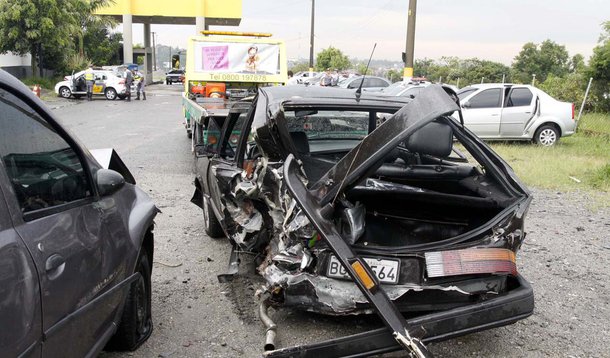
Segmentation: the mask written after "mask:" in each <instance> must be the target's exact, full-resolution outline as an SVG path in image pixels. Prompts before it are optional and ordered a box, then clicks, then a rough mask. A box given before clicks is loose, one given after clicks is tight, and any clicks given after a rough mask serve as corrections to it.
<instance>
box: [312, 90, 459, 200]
mask: <svg viewBox="0 0 610 358" xmlns="http://www.w3.org/2000/svg"><path fill="white" fill-rule="evenodd" d="M458 110H459V107H458V105H457V104H456V103H455V102H454V101H453V100H452V99H451V97H449V95H447V93H446V92H445V90H444V89H443V88H442V87H441V86H440V85H431V86H428V87H426V88H424V89H423V90H422V91H421V92H420V94H419V95H418V96H417V97H416V98H415V99H414V100H413V101H411V102H410V103H408V104H406V105H405V106H403V107H402V108H401V109H400V110H398V111H397V112H396V113H394V115H392V116H391V117H389V118H388V119H387V120H386V121H385V122H384V123H383V124H381V125H380V126H379V127H378V128H377V129H375V130H374V131H373V132H371V133H370V134H369V135H367V136H366V137H365V138H364V139H363V140H362V141H361V142H360V143H359V144H358V145H357V146H356V147H354V149H352V150H351V151H350V152H349V153H348V154H346V155H345V156H344V157H343V158H342V159H341V160H340V161H339V162H338V163H337V164H336V165H335V166H334V167H332V168H331V169H330V170H329V171H328V172H327V173H326V174H325V175H323V176H322V178H320V180H318V181H317V182H316V183H315V184H314V185H312V186H311V188H312V189H313V190H317V191H318V194H319V195H318V197H319V198H320V204H322V205H324V204H326V203H328V202H330V201H331V200H332V198H333V197H335V196H336V195H337V192H339V191H342V190H343V189H345V188H348V187H350V186H352V185H353V184H354V183H357V182H359V181H360V180H362V179H363V178H364V177H365V176H366V175H367V174H369V173H371V172H372V171H375V170H376V169H377V168H378V167H379V166H380V165H381V164H382V163H383V160H384V158H385V157H386V156H387V155H388V154H389V153H390V152H391V151H392V150H393V149H394V148H396V146H397V145H398V144H399V143H400V142H403V141H404V140H405V139H407V138H408V137H409V136H410V135H411V134H413V133H414V132H415V131H417V130H418V129H420V128H421V127H423V126H425V125H426V124H428V123H430V122H432V121H434V120H435V119H436V118H439V117H441V116H446V115H450V114H451V113H453V112H455V111H458Z"/></svg>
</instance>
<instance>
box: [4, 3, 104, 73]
mask: <svg viewBox="0 0 610 358" xmlns="http://www.w3.org/2000/svg"><path fill="white" fill-rule="evenodd" d="M105 3H107V0H3V1H0V29H2V31H0V53H6V52H9V51H10V52H13V53H15V54H18V55H24V54H26V53H30V54H31V55H32V70H33V71H34V72H35V73H36V72H42V71H37V70H38V68H39V63H38V62H40V60H41V59H42V63H41V64H40V65H41V66H40V68H49V69H54V70H57V71H61V70H65V67H66V58H67V56H66V55H69V54H71V53H73V52H74V51H75V47H76V43H75V39H78V38H82V34H83V31H85V24H87V23H88V22H87V20H86V19H88V18H90V17H92V16H93V15H91V14H92V12H93V10H94V9H96V8H97V7H99V6H101V5H103V4H105Z"/></svg>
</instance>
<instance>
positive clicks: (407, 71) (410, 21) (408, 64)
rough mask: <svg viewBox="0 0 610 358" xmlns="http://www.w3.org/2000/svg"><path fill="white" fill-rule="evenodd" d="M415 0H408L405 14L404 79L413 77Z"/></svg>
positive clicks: (408, 79)
mask: <svg viewBox="0 0 610 358" xmlns="http://www.w3.org/2000/svg"><path fill="white" fill-rule="evenodd" d="M416 9H417V0H409V13H408V16H407V45H406V47H405V59H404V61H405V68H404V70H403V73H402V77H403V80H404V81H410V80H411V78H413V58H414V53H413V51H414V50H415V12H416Z"/></svg>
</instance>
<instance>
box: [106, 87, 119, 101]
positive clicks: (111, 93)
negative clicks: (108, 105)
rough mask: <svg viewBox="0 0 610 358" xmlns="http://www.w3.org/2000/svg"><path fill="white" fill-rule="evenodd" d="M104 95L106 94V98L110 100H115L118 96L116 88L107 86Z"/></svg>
mask: <svg viewBox="0 0 610 358" xmlns="http://www.w3.org/2000/svg"><path fill="white" fill-rule="evenodd" d="M104 96H106V99H107V100H109V101H114V100H115V99H117V97H118V96H117V93H116V90H115V89H114V88H106V90H105V91H104Z"/></svg>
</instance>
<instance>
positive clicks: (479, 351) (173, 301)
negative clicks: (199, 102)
mask: <svg viewBox="0 0 610 358" xmlns="http://www.w3.org/2000/svg"><path fill="white" fill-rule="evenodd" d="M180 89H181V86H165V85H158V86H150V87H148V88H147V90H148V92H149V97H148V100H147V101H132V102H131V103H127V102H125V101H106V100H103V99H96V100H94V101H92V102H86V101H82V100H80V101H67V100H63V99H54V100H52V101H50V102H48V103H49V105H50V106H51V107H53V108H55V109H54V111H55V113H56V114H57V115H58V116H59V117H60V119H61V120H62V122H63V123H65V124H66V126H67V127H68V128H70V129H71V130H72V131H73V132H74V133H75V134H76V135H77V136H78V137H79V138H80V139H81V141H82V142H83V143H84V144H85V145H86V146H87V147H89V148H92V149H95V148H107V147H113V148H115V150H116V151H117V152H118V153H119V155H120V156H121V157H122V158H123V160H124V161H125V163H126V164H127V165H128V167H129V168H130V169H131V171H132V172H133V174H134V176H135V178H136V180H137V181H138V185H140V187H142V188H143V189H144V190H146V191H147V192H148V193H149V194H150V195H151V196H152V198H153V199H154V200H155V202H156V203H157V205H158V207H159V208H160V209H161V210H162V213H161V214H159V216H158V217H157V220H156V228H155V258H154V269H153V278H152V281H153V319H154V323H155V329H154V332H153V334H152V336H151V337H150V339H149V340H148V341H147V342H146V343H145V344H144V345H142V346H141V347H140V348H139V349H138V350H137V351H135V352H132V353H103V354H102V356H104V357H112V358H115V357H126V356H130V357H131V356H133V357H237V356H244V357H256V356H260V355H261V352H262V346H263V340H264V332H265V331H264V328H263V326H262V324H261V323H260V321H259V320H258V318H257V316H256V308H257V306H256V304H255V303H254V298H253V297H254V292H255V290H256V289H257V288H258V286H259V284H260V281H259V280H258V278H257V276H256V275H254V273H253V271H254V270H253V267H252V265H251V264H249V261H250V260H249V259H248V258H247V257H245V258H244V259H243V263H242V266H241V270H240V277H239V278H237V279H236V281H234V282H233V283H230V284H220V283H218V282H217V280H216V275H218V274H220V273H223V272H224V270H225V269H226V265H227V263H228V256H229V250H230V245H229V243H228V242H227V240H226V239H224V240H223V239H221V240H213V239H210V238H209V237H207V236H206V235H205V234H204V232H203V225H202V220H201V217H202V214H201V211H200V209H199V208H198V207H196V206H195V205H193V204H191V203H190V201H189V200H190V198H191V195H192V193H193V186H192V180H193V174H192V167H193V158H192V155H191V153H190V140H189V139H188V138H187V137H186V134H185V131H184V128H183V127H182V118H181V107H180ZM534 194H535V200H534V202H533V205H532V207H531V209H530V213H529V217H528V221H527V229H528V237H527V240H526V242H525V244H524V246H523V249H522V251H521V253H520V254H519V256H518V264H519V270H520V272H521V273H522V274H523V275H524V276H525V277H526V278H527V279H528V280H529V281H530V282H531V283H532V285H533V286H534V290H535V294H536V311H535V313H534V315H533V316H532V317H530V318H528V319H526V320H523V321H520V322H518V323H516V324H514V325H511V326H507V327H502V328H498V329H493V330H489V331H485V332H481V333H476V334H471V335H468V336H464V337H461V338H458V339H453V340H449V341H445V342H441V343H437V344H431V345H430V349H431V351H432V352H433V353H434V354H435V355H437V356H441V357H464V356H480V357H524V356H527V357H530V356H531V357H556V356H562V357H569V356H573V357H610V325H609V323H608V322H609V320H610V304H609V303H610V298H609V297H610V277H609V276H610V268H609V267H610V235H609V234H608V232H609V231H610V215H609V213H608V210H602V211H592V210H591V209H590V208H589V205H590V203H591V202H592V201H591V200H590V199H591V196H592V195H594V194H586V193H571V194H564V193H556V192H549V191H541V190H535V191H534ZM272 317H273V318H274V320H275V321H276V322H277V323H278V326H279V331H278V345H279V346H280V347H286V346H290V345H296V344H303V343H307V342H315V341H321V340H325V339H328V338H331V337H338V336H342V335H345V334H348V333H356V332H360V331H363V330H366V329H370V328H373V327H377V326H379V325H380V323H379V321H378V320H377V319H376V318H375V317H372V316H368V317H357V318H347V319H345V318H328V317H324V316H319V315H312V314H306V313H300V312H292V311H289V310H279V311H277V312H272ZM390 356H392V357H395V356H403V354H401V353H394V354H391V355H390Z"/></svg>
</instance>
